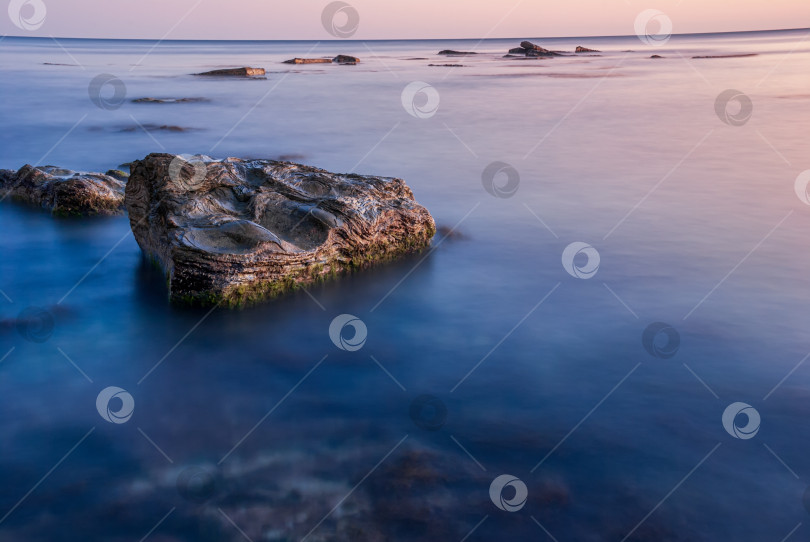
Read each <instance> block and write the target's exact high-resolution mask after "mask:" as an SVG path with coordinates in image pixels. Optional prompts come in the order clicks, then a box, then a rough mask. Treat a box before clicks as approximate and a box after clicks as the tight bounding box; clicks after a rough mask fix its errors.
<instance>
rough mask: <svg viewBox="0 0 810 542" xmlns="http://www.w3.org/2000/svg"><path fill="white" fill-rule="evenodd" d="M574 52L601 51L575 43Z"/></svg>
mask: <svg viewBox="0 0 810 542" xmlns="http://www.w3.org/2000/svg"><path fill="white" fill-rule="evenodd" d="M574 52H575V53H601V52H602V51H597V50H596V49H588V48H587V47H582V46H581V45H577V48H576V49H575V50H574Z"/></svg>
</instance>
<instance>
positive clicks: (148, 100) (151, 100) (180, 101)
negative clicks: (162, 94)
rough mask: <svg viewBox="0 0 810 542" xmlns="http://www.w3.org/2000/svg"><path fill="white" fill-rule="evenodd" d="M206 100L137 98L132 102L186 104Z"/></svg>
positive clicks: (206, 100) (205, 100)
mask: <svg viewBox="0 0 810 542" xmlns="http://www.w3.org/2000/svg"><path fill="white" fill-rule="evenodd" d="M208 101H210V100H209V99H208V98H137V99H135V100H132V103H136V104H188V103H200V102H208Z"/></svg>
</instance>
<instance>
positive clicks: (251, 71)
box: [194, 67, 265, 77]
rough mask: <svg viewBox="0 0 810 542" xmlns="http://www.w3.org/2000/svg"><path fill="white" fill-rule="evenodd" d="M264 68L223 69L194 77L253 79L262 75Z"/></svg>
mask: <svg viewBox="0 0 810 542" xmlns="http://www.w3.org/2000/svg"><path fill="white" fill-rule="evenodd" d="M264 73H265V72H264V68H247V67H245V68H225V69H223V70H212V71H210V72H203V73H195V74H194V75H214V76H227V77H254V76H256V75H264Z"/></svg>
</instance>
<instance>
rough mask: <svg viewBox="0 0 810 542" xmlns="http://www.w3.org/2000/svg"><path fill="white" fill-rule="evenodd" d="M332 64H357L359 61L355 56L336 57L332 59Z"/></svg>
mask: <svg viewBox="0 0 810 542" xmlns="http://www.w3.org/2000/svg"><path fill="white" fill-rule="evenodd" d="M332 62H334V63H335V64H357V63H358V62H360V59H359V58H357V57H356V56H349V55H338V56H336V57H335V58H333V59H332Z"/></svg>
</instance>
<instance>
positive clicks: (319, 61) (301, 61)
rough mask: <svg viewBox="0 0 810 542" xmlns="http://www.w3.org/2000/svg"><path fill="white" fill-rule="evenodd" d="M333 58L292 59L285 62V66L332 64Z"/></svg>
mask: <svg viewBox="0 0 810 542" xmlns="http://www.w3.org/2000/svg"><path fill="white" fill-rule="evenodd" d="M331 63H332V59H331V58H291V59H290V60H285V61H284V64H331Z"/></svg>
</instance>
